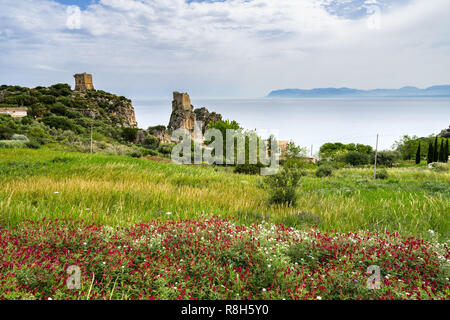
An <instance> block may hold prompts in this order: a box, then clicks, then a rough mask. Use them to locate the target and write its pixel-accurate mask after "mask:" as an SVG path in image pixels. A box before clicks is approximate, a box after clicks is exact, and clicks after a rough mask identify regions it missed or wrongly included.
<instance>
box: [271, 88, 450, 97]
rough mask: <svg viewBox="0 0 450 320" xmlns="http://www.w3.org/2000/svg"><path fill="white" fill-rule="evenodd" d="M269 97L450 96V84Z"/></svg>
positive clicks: (298, 91) (293, 91) (324, 90)
mask: <svg viewBox="0 0 450 320" xmlns="http://www.w3.org/2000/svg"><path fill="white" fill-rule="evenodd" d="M267 97H269V98H336V97H450V85H442V86H432V87H429V88H426V89H419V88H416V87H410V86H409V87H403V88H400V89H373V90H358V89H351V88H316V89H311V90H303V89H283V90H274V91H272V92H270V93H269V94H268V95H267Z"/></svg>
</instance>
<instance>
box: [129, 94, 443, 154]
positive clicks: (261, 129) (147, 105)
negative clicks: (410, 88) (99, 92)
mask: <svg viewBox="0 0 450 320" xmlns="http://www.w3.org/2000/svg"><path fill="white" fill-rule="evenodd" d="M191 103H192V105H194V107H195V108H200V107H206V108H207V109H208V110H209V111H210V112H212V111H215V112H218V113H220V114H222V117H223V119H229V120H236V121H237V122H238V123H239V124H240V125H241V126H242V127H243V128H245V129H249V130H253V129H255V130H257V132H258V133H259V134H260V135H261V136H262V137H264V138H265V137H268V136H269V135H270V134H275V136H276V137H277V138H278V139H279V140H292V141H294V142H295V143H296V144H297V145H300V146H302V147H304V148H306V149H307V150H308V153H311V152H312V154H316V153H317V152H318V150H319V148H320V146H321V145H322V144H324V143H326V142H342V143H346V144H347V143H362V144H367V145H371V146H373V147H375V144H376V140H377V135H378V137H379V138H378V149H379V150H387V149H392V148H393V145H394V143H395V142H396V141H398V140H400V139H401V138H402V137H403V136H404V135H409V136H413V135H416V136H418V137H426V136H430V135H435V134H438V133H439V132H440V131H441V130H442V129H445V128H448V127H449V126H450V98H373V99H372V98H342V99H339V98H329V99H322V98H320V99H319V98H308V99H305V98H293V99H290V98H252V99H250V98H245V99H239V98H233V99H230V98H226V99H223V98H222V99H212V98H209V99H194V98H192V97H191ZM133 106H134V108H135V112H136V119H137V121H138V124H139V127H140V128H145V129H146V128H148V127H150V126H155V125H161V124H162V125H166V126H167V124H168V122H169V118H170V114H171V112H172V101H171V99H170V98H168V99H139V100H133Z"/></svg>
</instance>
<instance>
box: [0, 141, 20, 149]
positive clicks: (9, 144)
mask: <svg viewBox="0 0 450 320" xmlns="http://www.w3.org/2000/svg"><path fill="white" fill-rule="evenodd" d="M24 145H25V143H24V141H20V140H0V148H20V147H23V146H24Z"/></svg>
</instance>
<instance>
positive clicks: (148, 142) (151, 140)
mask: <svg viewBox="0 0 450 320" xmlns="http://www.w3.org/2000/svg"><path fill="white" fill-rule="evenodd" d="M158 145H159V140H158V139H157V138H156V137H155V136H153V135H151V134H150V135H148V136H147V137H146V138H145V140H144V143H143V146H144V147H145V148H148V149H156V148H158Z"/></svg>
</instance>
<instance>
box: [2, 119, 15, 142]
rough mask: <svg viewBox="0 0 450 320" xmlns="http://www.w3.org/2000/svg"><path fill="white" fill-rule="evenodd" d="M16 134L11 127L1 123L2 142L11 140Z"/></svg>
mask: <svg viewBox="0 0 450 320" xmlns="http://www.w3.org/2000/svg"><path fill="white" fill-rule="evenodd" d="M13 134H14V130H13V129H11V128H10V127H9V126H7V125H5V124H2V123H0V140H9V139H11V137H12V135H13Z"/></svg>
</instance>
